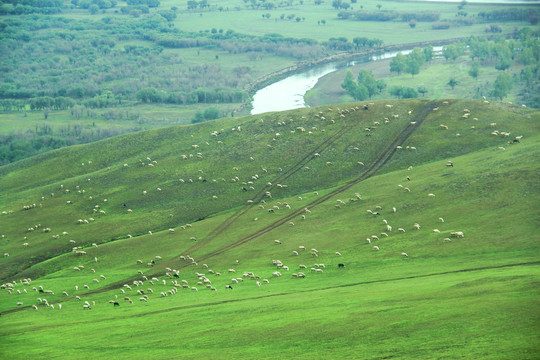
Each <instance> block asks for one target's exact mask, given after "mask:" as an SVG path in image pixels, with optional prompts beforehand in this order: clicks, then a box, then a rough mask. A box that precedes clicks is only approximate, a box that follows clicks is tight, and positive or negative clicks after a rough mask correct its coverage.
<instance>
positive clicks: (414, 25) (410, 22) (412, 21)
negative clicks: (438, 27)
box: [409, 19, 416, 29]
mask: <svg viewBox="0 0 540 360" xmlns="http://www.w3.org/2000/svg"><path fill="white" fill-rule="evenodd" d="M409 27H410V28H411V29H414V28H415V27H416V20H415V19H411V20H410V21H409Z"/></svg>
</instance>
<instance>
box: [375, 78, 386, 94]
mask: <svg viewBox="0 0 540 360" xmlns="http://www.w3.org/2000/svg"><path fill="white" fill-rule="evenodd" d="M384 89H386V83H385V82H384V80H377V90H379V94H381V93H382V92H383V91H384Z"/></svg>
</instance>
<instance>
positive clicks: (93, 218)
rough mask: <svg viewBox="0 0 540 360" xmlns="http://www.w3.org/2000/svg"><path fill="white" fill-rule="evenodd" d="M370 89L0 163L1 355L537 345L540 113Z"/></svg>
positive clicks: (432, 353)
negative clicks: (357, 97)
mask: <svg viewBox="0 0 540 360" xmlns="http://www.w3.org/2000/svg"><path fill="white" fill-rule="evenodd" d="M363 104H366V102H364V103H356V104H341V105H336V106H332V107H331V108H330V107H320V108H308V109H301V110H294V111H287V112H282V113H267V114H262V115H257V116H251V117H245V118H241V119H219V120H216V121H213V122H207V123H202V124H198V125H193V126H176V127H169V128H165V129H156V130H149V131H144V132H138V133H134V134H127V135H122V136H119V137H114V138H111V139H107V140H103V141H100V142H96V143H93V144H87V145H82V146H76V147H69V148H64V149H60V150H57V151H54V152H50V153H47V154H43V155H39V156H36V157H33V158H29V159H26V160H23V161H19V162H17V163H15V164H10V165H6V166H3V167H1V168H0V189H2V190H0V211H5V213H2V214H1V215H0V220H1V221H2V227H1V233H2V235H4V236H3V237H2V239H1V243H0V246H1V250H2V253H9V256H5V257H3V258H1V259H0V278H1V279H2V282H4V285H3V287H4V289H2V290H1V292H0V311H1V312H2V316H1V317H0V322H1V323H2V326H1V327H0V338H1V339H2V340H0V341H1V342H2V345H3V346H2V347H1V349H2V350H0V351H1V352H2V355H3V356H7V357H9V358H11V359H20V358H27V357H28V356H32V357H34V358H38V359H41V358H58V359H63V358H67V357H71V358H73V357H76V358H80V359H91V358H96V357H107V358H117V359H142V358H148V357H151V358H182V359H194V358H201V357H204V358H220V359H253V358H261V359H267V358H283V359H287V358H298V359H308V358H310V359H312V358H330V359H338V358H384V357H394V358H415V359H428V358H441V357H445V358H451V359H454V358H456V359H457V358H464V357H465V358H481V359H488V358H493V359H495V358H505V359H535V358H537V357H538V356H539V353H538V346H537V345H538V340H537V339H538V327H537V323H538V318H539V315H540V314H539V313H538V310H537V309H538V306H537V304H538V301H539V298H540V294H539V292H538V284H539V275H540V259H539V256H538V254H539V245H538V244H539V242H538V240H539V238H538V235H537V231H536V230H537V228H538V216H537V215H538V205H537V204H538V201H539V188H538V184H537V181H536V179H537V178H538V172H539V171H538V164H537V161H536V159H537V158H538V146H539V145H540V137H539V130H540V128H539V125H538V124H539V121H538V120H539V119H540V113H539V112H538V110H534V109H527V108H522V107H518V106H513V105H509V104H504V103H498V102H489V103H484V102H482V101H474V100H448V101H446V102H445V101H444V100H423V99H415V100H400V101H398V100H386V101H375V102H374V103H373V104H372V105H370V106H369V110H362V105H363ZM387 105H391V107H390V106H387ZM357 108H358V110H357ZM434 109H436V110H434ZM464 109H467V111H464ZM467 113H470V115H464V114H467ZM385 118H388V120H387V121H385ZM441 124H444V125H445V126H447V127H448V129H446V130H445V129H443V128H442V127H441V126H440V125H441ZM368 130H369V131H368ZM494 132H495V135H494V134H493V133H494ZM507 133H509V135H505V134H507ZM458 135H459V136H458ZM516 137H518V138H517V139H516ZM514 139H516V140H517V141H515V142H514V141H513V140H514ZM184 155H185V158H184ZM448 161H452V164H453V166H447V162H448ZM359 162H360V163H359ZM124 164H127V166H125V165H124ZM407 189H408V190H409V191H407ZM53 194H54V195H53ZM68 202H69V203H68ZM34 203H35V204H36V205H35V206H34V205H33V204H34ZM23 206H28V207H29V208H28V210H23ZM128 209H131V211H128ZM306 209H307V210H306ZM269 210H270V211H269ZM367 210H369V211H367ZM79 219H80V220H81V221H79ZM85 220H86V221H85ZM387 225H390V226H391V228H388V227H387ZM30 227H32V228H34V230H29V228H30ZM44 229H50V231H49V230H47V231H46V232H44ZM169 229H173V230H174V231H170V230H169ZM400 229H401V230H400ZM149 232H151V233H149ZM460 232H462V234H460ZM56 235H58V236H56ZM385 235H388V236H385ZM367 239H369V241H368V240H367ZM275 240H279V242H276V241H275ZM23 243H27V245H23ZM93 243H94V244H95V246H93V245H92V244H93ZM77 246H80V247H81V248H79V249H75V250H73V247H77ZM301 247H305V248H306V250H302V248H301ZM377 249H378V250H377ZM76 251H79V252H80V251H84V252H86V254H82V253H79V255H75V254H76ZM293 251H296V252H297V253H298V255H295V253H294V252H293ZM337 252H339V254H337ZM403 253H406V255H403ZM313 254H315V255H316V256H315V255H313ZM191 258H192V259H193V260H190V259H191ZM139 259H140V260H141V262H142V263H138V262H137V260H139ZM277 259H279V262H280V263H281V265H279V264H277V263H276V264H274V265H273V264H272V260H277ZM152 260H154V262H155V264H153V266H147V263H150V262H151V261H152ZM315 264H316V265H315ZM321 264H324V265H321ZM338 264H344V266H343V267H339V266H338ZM150 265H152V264H150ZM300 265H305V266H306V269H303V268H302V267H301V266H300ZM285 266H288V268H289V269H288V270H287V269H285ZM75 268H77V269H75ZM92 269H93V270H92ZM230 269H231V270H232V269H234V271H235V272H234V273H232V272H230ZM94 271H95V272H94ZM276 272H279V274H281V276H274V275H278V274H277V273H276ZM301 272H304V273H305V275H306V277H305V278H301V277H298V276H293V275H292V273H295V274H297V275H298V274H299V273H301ZM166 273H168V274H169V275H166ZM196 273H198V275H197V274H196ZM217 273H221V275H220V276H218V275H217ZM174 274H177V275H174ZM202 274H204V275H202ZM101 275H103V276H101ZM176 276H178V277H176ZM154 277H155V278H156V279H153V278H154ZM27 278H30V279H31V280H26V282H27V283H28V285H24V284H23V283H21V282H20V281H21V280H23V279H27ZM233 278H234V279H235V280H234V281H233V280H232V279H233ZM237 278H240V279H241V280H237ZM94 279H96V280H94ZM264 279H267V280H268V282H266V281H264ZM182 280H185V281H186V282H185V283H184V282H182ZM8 281H10V282H11V281H15V284H14V285H13V286H6V282H8ZM139 281H140V282H139ZM199 282H200V284H198V283H199ZM12 284H13V283H12ZM124 284H125V285H124ZM135 284H137V285H135ZM176 284H177V285H176ZM184 284H185V285H186V286H187V288H184V287H183V285H184ZM84 285H88V288H85V286H84ZM126 285H128V286H126ZM226 285H230V286H232V289H226V288H225V286H226ZM258 285H260V286H258ZM40 286H41V287H42V288H43V290H44V291H48V290H51V291H52V292H53V293H48V294H47V293H40V292H39V290H40ZM76 286H77V288H76ZM33 287H35V288H36V290H33V289H32V288H33ZM192 287H195V288H197V291H194V290H191V288H192ZM207 287H208V288H207ZM211 287H213V288H215V291H211V290H209V288H211ZM148 289H151V290H148ZM173 289H176V290H173ZM8 290H10V291H8ZM17 290H19V291H20V294H19V292H18V291H17ZM25 290H26V291H25ZM137 290H142V291H143V293H137ZM63 291H65V292H66V294H62V292H63ZM10 292H11V293H10ZM160 293H164V294H166V295H167V296H164V297H163V296H161V295H160ZM76 296H78V297H80V300H78V299H77V298H76ZM144 296H147V299H145V301H141V300H139V299H140V298H143V297H144ZM38 297H39V298H40V299H41V300H43V298H46V299H47V300H46V302H47V303H48V304H49V306H45V305H44V301H40V302H38V301H37V300H36V299H37V298H38ZM124 297H129V298H130V299H131V300H133V303H129V302H128V301H126V300H124ZM109 300H111V301H113V302H114V301H116V302H118V304H119V306H113V304H112V303H109ZM85 301H87V302H88V304H89V307H91V309H90V310H83V304H84V303H85ZM18 302H20V303H21V304H20V305H17V303H18ZM60 304H61V305H62V309H61V310H59V308H58V307H59V305H60ZM31 305H35V306H36V308H37V311H36V310H34V309H33V308H32V307H31ZM50 305H53V307H54V309H53V308H51V307H50Z"/></svg>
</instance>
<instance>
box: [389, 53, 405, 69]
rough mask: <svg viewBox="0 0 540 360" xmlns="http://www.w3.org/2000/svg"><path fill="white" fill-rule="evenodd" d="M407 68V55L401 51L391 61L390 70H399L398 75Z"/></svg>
mask: <svg viewBox="0 0 540 360" xmlns="http://www.w3.org/2000/svg"><path fill="white" fill-rule="evenodd" d="M404 69H405V55H403V53H402V52H401V51H400V52H398V53H397V55H396V56H395V57H394V58H393V59H392V60H391V61H390V72H397V73H398V75H400V74H401V72H402V71H403V70H404Z"/></svg>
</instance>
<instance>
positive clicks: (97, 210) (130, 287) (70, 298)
mask: <svg viewBox="0 0 540 360" xmlns="http://www.w3.org/2000/svg"><path fill="white" fill-rule="evenodd" d="M485 103H486V104H488V102H485ZM448 104H449V103H448V102H447V101H445V102H443V103H442V106H444V105H448ZM373 105H374V104H373V103H369V104H366V106H365V107H364V110H367V109H369V108H370V107H371V106H373ZM385 108H386V109H387V110H388V111H389V115H388V116H387V117H384V118H382V119H373V123H372V124H370V125H369V126H367V127H365V132H366V134H368V135H369V136H370V135H371V134H372V133H374V132H376V131H377V128H378V127H379V126H381V124H388V123H390V122H394V121H409V122H410V125H414V124H415V122H413V121H410V120H408V119H410V118H411V117H412V116H413V111H412V110H409V111H407V112H406V113H404V114H397V113H394V111H393V105H391V104H387V105H386V106H385ZM361 109H362V107H359V106H357V107H352V108H350V109H343V110H338V111H337V112H335V114H337V115H338V117H337V118H334V119H326V117H325V116H324V115H325V114H323V113H322V112H320V113H318V114H316V117H317V118H318V119H319V120H322V121H326V120H328V121H329V123H336V120H337V119H339V117H346V116H347V115H348V114H349V113H352V112H355V111H358V110H361ZM329 110H330V111H331V109H329ZM432 110H433V111H438V110H439V108H438V107H437V108H433V109H432ZM327 116H328V115H327ZM461 118H462V119H463V120H464V121H465V120H470V121H472V125H464V126H470V127H471V128H475V126H476V125H475V124H477V123H478V122H480V121H481V120H480V119H478V118H477V117H473V115H471V111H470V110H468V109H464V110H463V115H462V116H461ZM403 119H405V120H403ZM261 121H262V120H261ZM277 125H278V126H281V125H284V124H281V121H280V123H278V124H277ZM383 126H384V125H383ZM438 127H439V128H440V129H441V130H444V131H447V130H450V127H449V126H447V125H445V124H440V125H438ZM490 127H491V128H493V130H492V131H491V132H490V135H491V136H501V137H503V138H505V139H506V140H505V141H507V143H508V144H512V143H516V142H519V141H520V140H521V139H522V136H516V137H513V138H509V136H510V132H508V131H500V130H497V129H495V127H496V123H494V122H490ZM317 130H318V128H317V127H315V126H313V127H312V128H311V129H310V130H306V128H305V127H303V126H298V127H296V128H295V129H294V130H293V131H298V132H300V133H311V132H313V131H317ZM231 131H234V132H241V131H242V127H241V126H237V127H234V128H232V130H231ZM322 131H324V129H323V130H322ZM223 132H224V129H221V130H219V131H218V130H214V131H212V133H211V135H210V136H211V137H216V138H219V135H220V134H222V133H223ZM455 135H456V136H460V133H459V132H457V133H456V134H455ZM280 136H282V135H281V133H280V132H276V133H275V136H274V140H275V139H279V137H280ZM218 143H222V142H221V141H218ZM269 146H271V145H269ZM200 147H201V146H200V145H198V144H193V145H192V146H191V148H192V149H193V150H194V151H196V152H195V153H191V154H182V155H181V156H180V157H181V158H182V159H183V160H189V159H201V158H203V156H204V155H203V152H202V150H200ZM498 149H501V150H504V147H502V146H500V147H498ZM396 150H398V152H397V153H396V156H399V151H405V150H407V151H416V150H417V149H416V147H414V146H405V144H400V145H398V146H397V147H396ZM248 158H249V159H250V161H254V157H253V156H250V157H248ZM320 158H321V154H319V153H315V154H314V156H313V160H312V161H314V162H316V161H324V163H325V165H329V166H330V165H332V162H331V161H325V160H323V159H320ZM319 159H320V160H319ZM360 160H362V159H359V161H358V162H357V163H358V164H359V165H361V166H365V164H364V162H365V160H364V161H360ZM86 164H87V165H89V164H91V161H88V162H87V163H86ZM83 165H85V163H83ZM137 165H138V166H140V167H158V166H159V165H158V161H156V160H152V159H151V158H150V157H147V158H145V159H144V160H139V162H138V164H137ZM446 166H447V167H453V166H454V163H453V162H452V161H447V162H446ZM129 167H130V164H128V163H124V164H123V165H122V168H129ZM408 170H409V171H410V175H409V176H407V177H406V182H407V185H408V186H404V185H403V184H396V188H397V192H396V197H395V199H396V200H399V197H400V196H401V197H406V196H414V186H413V185H411V184H414V171H413V167H412V166H409V167H408ZM236 172H238V166H235V167H234V168H233V173H236ZM261 172H262V173H266V172H267V169H266V168H265V167H264V166H263V165H261ZM261 178H262V176H260V175H259V174H257V173H255V174H251V175H248V178H247V179H241V178H240V176H233V177H231V178H230V180H226V179H225V178H220V179H207V178H206V177H205V175H204V171H203V170H202V169H201V170H199V174H198V176H192V177H189V178H186V179H184V178H179V179H178V181H179V182H180V183H189V182H194V181H199V182H206V181H209V182H212V183H219V182H222V181H223V182H225V181H228V182H232V183H237V182H238V183H239V185H240V188H241V190H242V191H254V190H256V189H257V187H258V186H257V182H258V181H259V180H260V179H261ZM86 181H88V182H91V181H92V180H91V179H87V180H86ZM263 186H273V184H271V183H267V184H264V185H263ZM287 186H288V185H287V184H281V183H280V184H276V187H279V188H286V187H287ZM57 191H58V192H60V193H62V194H63V195H70V196H72V195H73V194H79V195H84V194H85V193H86V190H85V189H84V186H82V185H78V186H75V188H74V189H67V188H66V187H64V185H61V186H60V188H59V189H57ZM155 191H158V192H159V191H162V188H161V187H156V189H155ZM140 193H141V196H151V193H150V189H141V192H140ZM409 193H411V194H409ZM314 194H315V196H317V195H318V192H314ZM85 196H86V195H85ZM420 196H426V198H427V199H426V201H429V199H433V198H435V197H436V194H434V193H428V194H425V195H420ZM50 197H55V194H54V193H51V194H50ZM87 199H88V200H89V201H94V202H95V201H96V200H95V199H94V198H93V197H92V196H88V197H87ZM211 199H212V200H217V199H218V196H217V195H215V194H214V195H211ZM298 199H299V200H300V201H302V198H301V197H299V198H298ZM45 201H46V198H45V197H42V198H41V202H37V204H36V203H35V202H33V201H29V202H28V203H27V205H24V206H22V209H21V210H23V211H32V210H33V209H35V208H39V207H42V206H43V203H44V202H45ZM107 201H108V200H107V199H103V200H101V203H104V204H106V203H107ZM364 201H365V200H363V199H362V196H361V195H360V194H359V193H354V194H353V195H352V196H350V197H348V199H346V200H345V201H344V200H342V199H336V200H335V202H336V204H335V205H334V206H335V208H336V209H343V208H346V207H347V206H351V205H349V204H352V203H356V202H358V203H360V204H362V203H364ZM252 203H253V201H252V200H251V203H250V202H249V201H248V204H252ZM72 204H73V200H72V199H68V200H66V205H67V206H70V205H72ZM280 209H281V210H282V211H289V210H292V208H291V205H290V204H289V203H287V202H285V201H277V200H274V198H273V197H272V192H271V191H270V190H268V191H266V192H265V196H264V198H263V199H262V200H260V202H259V204H258V207H254V210H255V211H261V212H260V214H261V215H258V216H257V217H255V218H254V220H258V219H259V217H262V216H276V213H278V210H280ZM125 211H126V213H128V214H129V213H132V212H133V210H132V209H131V208H126V209H125ZM312 211H316V210H315V209H313V208H311V209H308V208H307V207H304V211H303V214H301V215H300V216H299V218H298V220H300V221H307V220H309V217H310V215H311V214H312ZM398 211H400V210H399V207H398V206H391V207H389V208H383V207H382V206H380V205H375V206H374V207H373V208H371V209H367V210H366V213H367V219H368V221H375V222H376V223H377V224H378V225H377V226H380V231H379V232H378V233H376V234H365V236H366V237H365V239H366V242H367V244H369V245H370V247H369V248H370V249H371V251H374V253H373V255H374V256H375V254H376V252H377V251H384V249H385V248H384V243H385V242H384V241H383V239H384V238H392V237H399V236H404V235H400V234H403V233H406V232H407V231H415V232H421V231H424V226H421V224H420V223H419V222H414V223H412V224H402V223H397V222H396V223H394V221H390V220H388V219H391V216H392V214H394V213H396V212H398ZM13 213H14V211H13V210H8V211H3V212H2V215H11V214H13ZM105 215H106V211H105V210H103V209H102V208H101V205H100V203H98V204H96V205H94V207H93V209H92V216H91V217H90V216H81V217H80V218H79V219H77V220H76V221H75V223H76V224H77V225H81V226H84V225H86V224H90V223H92V222H95V221H96V218H98V217H100V216H105ZM443 216H444V214H434V215H433V221H437V222H438V223H439V226H438V227H437V228H433V229H428V230H426V231H429V232H431V233H441V232H445V233H449V234H450V235H449V236H447V237H443V238H442V239H441V241H443V242H450V241H452V240H453V239H461V238H464V237H465V233H464V231H463V230H459V231H454V230H455V229H454V228H452V229H451V230H452V231H451V230H450V229H443V228H444V227H445V226H446V224H447V222H445V220H444V218H443ZM288 225H289V226H295V222H293V221H290V222H288ZM454 226H455V224H454ZM191 227H192V225H191V224H185V225H181V226H178V227H177V229H182V230H187V229H189V228H191ZM37 231H41V232H43V233H51V232H52V230H51V228H49V227H43V226H42V225H41V224H39V223H38V224H33V225H31V226H30V227H28V229H27V232H28V233H33V232H37ZM166 231H167V232H168V233H170V234H171V236H177V235H175V232H176V231H175V228H169V229H168V230H166ZM155 232H156V230H148V234H149V235H153V234H154V233H155ZM68 235H69V234H68V232H66V231H58V232H57V233H56V234H54V235H52V238H53V239H67V238H68V237H69V236H68ZM2 237H5V235H2ZM127 237H129V238H131V237H132V236H131V235H130V234H128V235H127ZM23 240H24V241H23V242H22V243H21V251H24V249H25V248H28V247H30V246H32V244H31V243H30V242H29V241H28V238H27V237H26V236H25V237H24V239H23ZM190 240H193V241H197V239H196V238H195V237H191V238H190ZM362 241H363V240H362ZM68 244H70V245H73V246H72V247H71V249H72V254H73V256H77V257H80V258H81V262H82V263H84V264H81V265H77V266H75V267H72V268H71V269H72V271H77V272H79V273H85V274H86V275H85V277H86V279H87V280H86V281H85V282H84V283H80V284H77V285H75V286H73V287H71V288H57V289H54V290H53V289H46V288H44V286H42V285H34V283H35V282H36V281H33V280H32V279H29V278H26V279H20V280H18V281H10V282H6V283H4V284H2V285H1V289H3V290H4V291H6V292H7V293H9V294H10V296H12V297H13V299H14V300H13V301H14V304H16V306H17V307H22V306H26V307H30V306H31V308H33V309H35V310H38V309H40V308H49V309H56V310H61V309H62V306H63V304H64V307H66V306H68V305H67V304H68V303H69V304H72V303H76V304H78V305H77V306H80V308H81V309H84V310H90V309H93V308H95V307H96V301H95V300H91V297H92V294H94V293H92V292H91V290H93V289H92V287H91V286H90V285H91V284H98V283H101V286H103V285H104V284H103V283H106V282H107V276H106V275H105V274H99V275H96V274H97V273H98V270H99V267H100V265H101V262H100V261H99V260H98V257H97V256H96V255H95V254H93V251H94V250H93V249H95V248H97V247H98V245H97V244H96V243H92V244H91V246H86V247H83V246H75V244H76V242H75V241H74V240H69V241H68ZM268 246H279V247H283V248H287V242H286V241H284V240H279V239H275V240H273V241H272V244H268ZM323 253H324V255H321V254H323ZM342 253H344V250H342V249H324V251H319V250H317V249H315V248H310V250H308V248H307V247H306V246H303V245H301V246H299V247H297V248H294V249H290V248H288V249H285V250H284V251H283V252H282V254H283V255H282V256H283V258H284V259H287V261H282V260H276V259H274V260H270V259H269V260H268V270H267V271H265V272H261V271H260V273H256V272H255V271H252V270H250V269H243V270H242V271H240V270H237V269H238V268H240V267H241V263H240V261H239V260H236V262H235V263H234V265H231V266H232V267H230V268H228V269H221V271H216V270H213V269H212V268H210V266H209V265H208V264H206V263H201V264H199V262H198V261H196V260H195V259H194V258H193V257H192V256H190V255H177V256H175V258H174V259H173V260H175V261H177V262H178V263H179V264H181V265H179V268H181V269H185V270H179V269H173V268H171V267H164V268H163V269H164V270H163V272H164V273H163V274H161V275H160V276H158V275H157V274H154V275H148V276H146V275H145V273H146V272H147V271H151V270H153V267H154V266H156V265H159V264H160V262H162V261H164V260H163V259H162V257H161V256H155V257H153V258H151V259H146V260H144V261H143V260H141V259H133V260H132V261H133V264H136V265H137V266H138V267H139V269H138V270H137V273H136V274H133V276H134V277H136V279H135V280H132V281H130V282H129V283H125V284H123V285H121V286H119V287H117V288H116V289H112V290H111V291H110V294H111V298H110V300H108V304H110V305H112V306H113V307H118V306H120V304H121V303H122V302H123V303H129V304H133V303H134V301H133V300H132V299H135V300H138V301H139V302H144V303H147V302H149V301H151V300H152V299H155V298H159V297H169V296H175V295H177V294H178V293H180V292H181V291H189V292H198V291H200V290H208V291H212V292H218V287H216V285H215V283H216V282H217V283H219V284H222V288H224V289H226V290H233V289H237V288H242V287H246V286H256V287H266V286H270V283H271V282H274V281H280V279H279V278H280V277H282V276H283V275H285V274H290V275H289V276H290V277H292V278H307V277H309V276H308V275H311V274H313V276H323V275H322V274H323V273H324V271H325V269H326V266H325V264H324V263H321V261H322V259H323V258H325V259H328V258H329V257H330V256H332V257H334V258H336V257H337V258H339V257H341V256H342ZM330 254H332V255H330ZM9 256H10V254H9V253H7V252H6V253H4V257H9ZM396 256H401V257H403V258H408V259H410V258H411V257H414V254H413V253H411V249H405V248H404V249H402V250H401V251H400V252H398V253H396ZM300 259H303V260H302V261H301V262H300ZM308 259H309V261H312V262H313V261H316V263H314V264H313V265H306V264H308ZM332 262H333V261H332ZM343 267H345V264H343V263H339V264H338V268H343ZM156 268H160V267H159V266H156ZM235 268H236V269H235ZM225 273H227V274H228V275H229V276H232V277H231V278H230V279H229V280H225V281H224V280H222V279H221V278H220V277H222V276H223V277H225V275H224V274H225ZM238 273H239V274H241V275H240V276H239V275H237V274H238ZM222 274H223V275H222ZM181 277H182V278H181ZM272 278H273V280H272V281H270V279H272ZM57 284H60V282H59V283H57ZM89 284H90V285H89ZM250 284H251V285H250ZM57 286H58V285H57ZM99 289H100V288H99V287H98V288H96V290H98V291H99ZM55 293H57V294H62V297H60V298H58V297H56V298H55V300H54V301H49V300H47V298H45V296H48V297H50V296H53V295H54V294H55ZM28 294H35V295H36V300H35V301H32V302H31V303H25V301H23V300H21V299H23V298H26V299H27V298H28V297H26V295H28Z"/></svg>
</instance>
